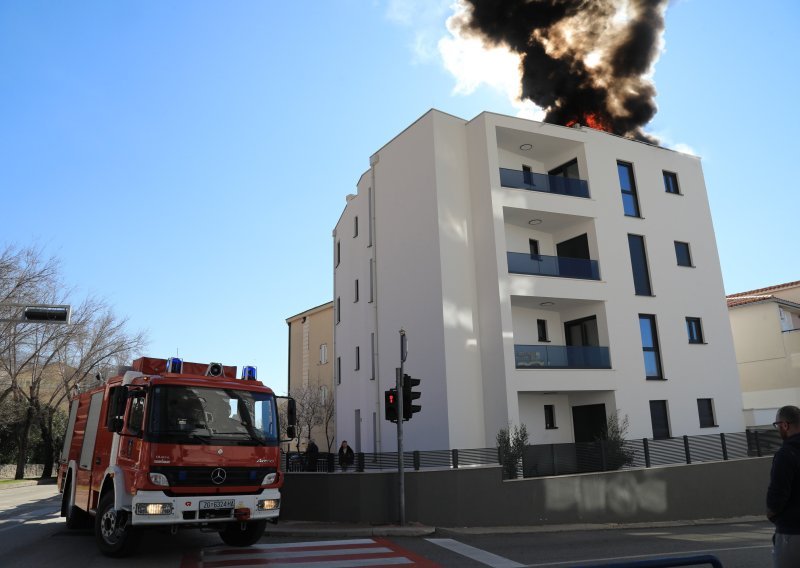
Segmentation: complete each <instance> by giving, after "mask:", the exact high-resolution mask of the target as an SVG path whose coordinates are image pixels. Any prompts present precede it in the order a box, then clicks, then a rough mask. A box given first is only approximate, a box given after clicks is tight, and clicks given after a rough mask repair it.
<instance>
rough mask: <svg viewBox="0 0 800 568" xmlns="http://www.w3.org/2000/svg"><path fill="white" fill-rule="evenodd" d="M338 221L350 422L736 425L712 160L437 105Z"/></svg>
mask: <svg viewBox="0 0 800 568" xmlns="http://www.w3.org/2000/svg"><path fill="white" fill-rule="evenodd" d="M357 188H358V189H357V194H355V195H348V196H347V205H346V207H345V209H344V212H343V213H342V215H341V218H340V219H339V222H338V223H337V225H336V228H335V230H334V233H333V241H334V242H333V246H334V264H335V267H334V298H335V299H334V310H335V312H334V351H335V364H336V368H335V377H336V379H335V382H336V404H337V421H336V430H337V433H338V436H339V438H340V439H346V440H348V441H349V443H350V445H351V446H353V447H355V449H356V450H357V451H363V452H386V451H392V450H395V449H396V426H395V424H393V423H391V422H388V421H386V420H385V419H384V391H385V390H386V389H389V388H391V387H393V386H394V384H395V368H396V367H398V366H399V365H400V338H399V330H400V329H401V328H402V329H404V330H405V331H406V333H407V336H408V346H409V350H408V358H407V360H406V362H405V367H404V370H405V372H406V373H408V374H409V375H411V376H413V377H415V378H419V379H421V381H422V383H421V385H420V386H419V387H418V390H419V391H420V392H422V398H421V399H419V400H418V401H416V402H417V403H418V404H420V405H421V406H422V410H421V412H419V413H417V414H415V415H414V416H413V418H412V420H410V421H408V422H406V423H405V426H404V448H405V449H406V450H407V451H411V450H437V449H439V450H441V449H451V448H456V449H467V448H481V447H493V446H495V436H496V434H497V432H498V431H499V430H500V429H501V428H506V427H508V426H509V424H514V425H516V424H525V425H526V427H527V429H528V432H529V435H530V443H535V444H538V443H561V442H572V441H589V440H592V439H594V438H595V436H597V435H599V434H600V433H601V432H602V431H603V430H604V427H605V420H606V418H607V417H608V416H611V415H613V414H614V413H615V412H617V413H618V415H619V416H621V417H623V416H626V417H627V418H628V420H629V429H628V433H627V436H628V437H629V438H666V437H670V436H678V435H684V434H687V435H695V434H715V433H720V432H736V431H742V429H743V419H742V403H741V391H740V386H739V377H738V373H737V367H736V359H735V356H734V350H733V342H732V338H731V330H730V326H729V323H728V315H727V306H726V302H725V293H724V290H723V284H722V276H721V272H720V265H719V257H718V254H717V247H716V242H715V238H714V230H713V227H712V223H711V214H710V211H709V206H708V199H707V195H706V189H705V184H704V180H703V174H702V171H701V165H700V160H699V159H698V158H696V157H694V156H689V155H685V154H681V153H679V152H675V151H672V150H667V149H664V148H660V147H656V146H652V145H649V144H645V143H641V142H636V141H632V140H628V139H625V138H621V137H618V136H614V135H611V134H608V133H605V132H601V131H597V130H593V129H590V128H586V127H577V128H575V127H573V128H567V127H562V126H556V125H552V124H545V123H540V122H534V121H530V120H525V119H520V118H514V117H510V116H502V115H497V114H492V113H488V112H485V113H482V114H480V115H478V116H477V117H475V118H474V119H472V120H469V121H468V120H463V119H461V118H457V117H454V116H451V115H448V114H445V113H442V112H439V111H436V110H431V111H429V112H428V113H426V114H425V115H423V116H422V117H421V118H419V119H418V120H417V121H416V122H414V123H413V124H412V125H410V126H409V127H408V128H406V129H405V130H404V131H403V132H401V133H400V134H398V135H397V136H396V137H395V138H394V139H393V140H391V141H390V142H389V143H388V144H386V145H385V146H384V147H382V148H381V149H380V150H378V151H377V152H376V153H375V154H374V155H373V156H372V157H371V158H370V169H369V170H367V171H366V172H365V173H364V174H363V175H362V176H361V178H360V180H359V181H358V185H357Z"/></svg>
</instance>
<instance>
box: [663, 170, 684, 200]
mask: <svg viewBox="0 0 800 568" xmlns="http://www.w3.org/2000/svg"><path fill="white" fill-rule="evenodd" d="M664 189H665V190H666V192H667V193H674V194H675V195H680V193H681V190H680V189H679V188H678V174H676V173H673V172H664Z"/></svg>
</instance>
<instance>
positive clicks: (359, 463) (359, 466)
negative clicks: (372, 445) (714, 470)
mask: <svg viewBox="0 0 800 568" xmlns="http://www.w3.org/2000/svg"><path fill="white" fill-rule="evenodd" d="M356 471H364V452H358V453H357V454H356Z"/></svg>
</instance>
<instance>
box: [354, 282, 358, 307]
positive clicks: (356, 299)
mask: <svg viewBox="0 0 800 568" xmlns="http://www.w3.org/2000/svg"><path fill="white" fill-rule="evenodd" d="M355 292H356V293H355V299H354V300H353V301H354V302H358V278H356V290H355Z"/></svg>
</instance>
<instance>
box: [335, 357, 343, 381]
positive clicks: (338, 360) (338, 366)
mask: <svg viewBox="0 0 800 568" xmlns="http://www.w3.org/2000/svg"><path fill="white" fill-rule="evenodd" d="M336 382H337V383H338V384H342V358H341V357H337V358H336Z"/></svg>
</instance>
